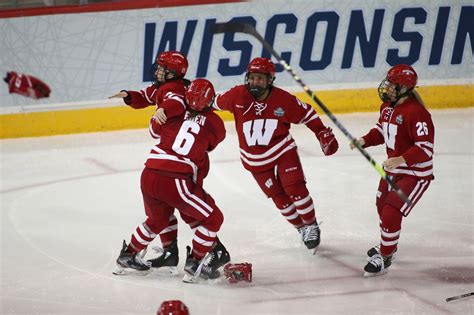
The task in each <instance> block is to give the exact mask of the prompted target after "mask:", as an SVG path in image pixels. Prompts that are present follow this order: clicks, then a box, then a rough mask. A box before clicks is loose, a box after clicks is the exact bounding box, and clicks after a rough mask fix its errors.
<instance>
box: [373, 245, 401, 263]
mask: <svg viewBox="0 0 474 315" xmlns="http://www.w3.org/2000/svg"><path fill="white" fill-rule="evenodd" d="M396 252H397V248H395V251H394V252H393V254H392V255H391V257H392V260H395V253H396ZM377 254H380V245H375V246H374V247H372V248H371V249H369V250H368V251H367V256H368V257H372V256H374V255H377Z"/></svg>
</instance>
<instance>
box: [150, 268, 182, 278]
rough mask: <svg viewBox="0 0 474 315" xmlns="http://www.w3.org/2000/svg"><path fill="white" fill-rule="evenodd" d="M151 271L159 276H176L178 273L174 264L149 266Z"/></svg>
mask: <svg viewBox="0 0 474 315" xmlns="http://www.w3.org/2000/svg"><path fill="white" fill-rule="evenodd" d="M150 271H151V273H153V274H154V275H161V276H177V275H178V268H177V267H175V266H166V267H159V268H155V267H151V268H150Z"/></svg>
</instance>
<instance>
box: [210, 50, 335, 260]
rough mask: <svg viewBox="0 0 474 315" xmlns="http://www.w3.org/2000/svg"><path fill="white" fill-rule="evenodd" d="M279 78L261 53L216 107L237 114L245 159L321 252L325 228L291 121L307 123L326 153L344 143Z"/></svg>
mask: <svg viewBox="0 0 474 315" xmlns="http://www.w3.org/2000/svg"><path fill="white" fill-rule="evenodd" d="M274 80H275V65H274V64H273V62H272V61H271V60H270V59H267V58H255V59H253V60H252V61H251V62H250V64H249V65H248V67H247V74H246V76H245V84H243V85H238V86H235V87H233V88H232V89H230V90H229V91H227V92H225V93H223V94H221V95H218V96H217V98H216V100H215V102H214V107H215V108H216V109H219V110H227V111H230V112H232V113H233V114H234V119H235V128H236V130H237V135H238V138H239V146H240V159H241V161H242V164H243V165H244V167H245V168H246V169H247V170H248V171H250V172H251V173H252V175H253V177H254V178H255V180H256V181H257V183H258V185H259V186H260V188H261V189H262V191H263V192H264V193H265V194H266V196H267V197H268V198H272V200H273V202H274V204H275V206H276V207H277V208H278V209H279V211H280V213H281V214H282V215H283V216H284V217H285V219H286V220H287V221H288V222H289V223H290V224H292V225H293V226H294V227H295V228H296V229H298V231H299V232H300V234H301V237H302V240H303V242H304V243H305V245H306V247H307V248H308V249H311V250H313V253H315V252H316V249H317V248H318V246H319V243H320V233H321V231H320V228H319V226H318V222H317V220H316V214H315V210H314V204H313V200H312V198H311V196H310V194H309V191H308V189H307V188H306V181H305V177H304V173H303V169H302V166H301V163H300V159H299V156H298V152H297V150H296V143H295V141H294V140H293V138H292V136H291V134H290V132H289V131H290V126H291V124H305V125H306V126H307V127H308V128H309V129H310V130H311V131H313V132H314V134H315V135H316V137H317V139H318V140H319V142H320V145H321V148H322V150H323V152H324V154H325V155H331V154H334V153H335V152H336V151H337V149H338V143H337V140H336V138H335V136H334V134H333V133H332V130H331V128H327V127H325V126H324V125H323V123H322V121H321V119H320V118H319V117H318V114H317V113H316V111H315V110H314V109H313V107H311V106H310V105H308V104H306V103H304V102H302V101H300V100H298V99H297V98H296V97H295V96H293V95H291V94H290V93H288V92H286V91H284V90H282V89H280V88H278V87H275V86H273V81H274Z"/></svg>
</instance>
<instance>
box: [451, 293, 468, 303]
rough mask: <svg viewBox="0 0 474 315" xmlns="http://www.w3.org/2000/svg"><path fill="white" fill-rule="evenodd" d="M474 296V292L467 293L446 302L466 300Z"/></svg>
mask: <svg viewBox="0 0 474 315" xmlns="http://www.w3.org/2000/svg"><path fill="white" fill-rule="evenodd" d="M473 295H474V292H469V293H466V294H461V295H456V296H452V297H448V298H447V299H446V302H450V301H454V300H459V299H462V298H466V297H469V296H473Z"/></svg>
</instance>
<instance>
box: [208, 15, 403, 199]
mask: <svg viewBox="0 0 474 315" xmlns="http://www.w3.org/2000/svg"><path fill="white" fill-rule="evenodd" d="M211 32H213V33H215V34H217V33H226V32H232V33H237V32H238V33H246V34H249V35H252V36H253V37H255V38H256V39H257V40H258V41H259V42H260V43H261V44H262V45H263V48H265V49H266V50H267V51H268V52H270V53H271V54H272V56H273V57H275V58H276V59H277V60H278V62H279V63H280V64H281V65H282V66H283V68H284V69H285V70H286V71H287V72H288V73H290V75H291V76H292V77H293V79H294V80H295V81H296V82H297V83H298V84H299V85H300V86H301V87H302V88H303V90H304V91H305V92H306V94H308V95H309V97H311V99H312V100H313V101H314V102H316V104H317V105H318V106H319V108H321V109H322V111H323V112H324V113H325V114H326V115H327V116H328V117H329V119H331V120H332V122H333V123H334V124H335V125H336V126H337V128H339V130H341V132H342V133H343V134H344V135H345V136H346V137H347V138H348V139H349V141H350V142H351V143H352V144H353V145H354V146H355V147H356V148H357V149H358V150H359V152H360V153H361V154H362V155H363V156H364V157H365V158H366V159H367V161H369V163H370V164H372V166H373V167H374V168H375V170H376V171H377V172H378V173H379V174H380V176H381V177H382V178H383V179H384V180H385V181H387V183H388V184H389V185H390V187H391V188H392V189H393V190H394V191H395V192H396V193H397V195H398V196H399V197H400V198H401V199H402V200H403V201H405V202H406V203H407V204H408V205H411V200H410V199H408V197H407V196H406V195H405V194H404V193H403V191H402V190H401V189H400V187H398V185H397V184H395V182H394V181H393V180H392V179H390V177H389V176H388V175H387V173H385V170H384V169H383V167H382V166H381V165H380V164H378V163H377V162H376V161H375V160H374V159H373V158H372V157H371V156H370V154H369V153H368V152H367V151H366V150H365V149H364V148H362V146H360V145H359V144H358V142H357V141H356V139H355V138H354V137H353V136H352V135H351V133H350V132H349V131H348V130H347V129H346V127H344V125H343V124H342V123H341V122H340V121H339V120H338V119H337V118H336V117H335V116H334V115H333V113H332V112H331V111H330V110H329V108H327V107H326V105H324V103H323V102H322V101H321V100H320V99H319V98H318V97H317V96H316V93H315V92H313V91H312V90H311V89H310V88H309V87H308V86H307V85H306V84H305V83H304V82H303V81H302V80H301V78H300V77H299V76H298V75H297V74H296V73H295V71H294V70H293V68H291V67H290V66H289V65H288V63H287V62H286V61H285V60H284V59H283V58H282V57H281V56H280V54H279V53H278V52H276V51H275V49H273V47H272V46H271V45H270V44H269V43H268V42H267V41H266V40H265V39H264V38H263V37H262V35H260V34H259V33H258V32H257V31H256V30H255V28H254V27H253V26H252V25H250V24H242V23H232V22H229V23H217V24H215V25H214V27H213V28H212V29H211Z"/></svg>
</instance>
